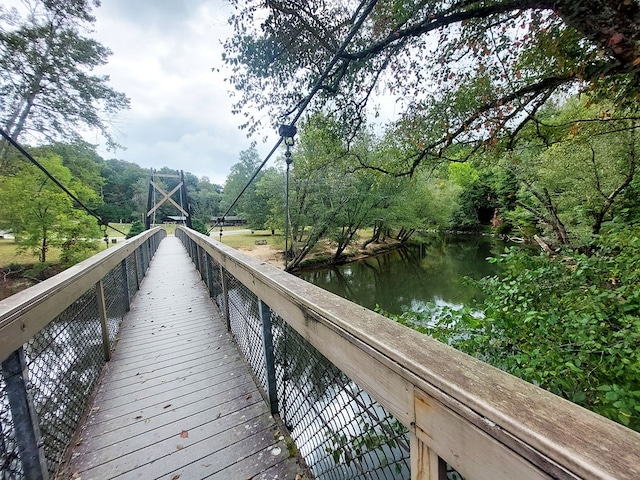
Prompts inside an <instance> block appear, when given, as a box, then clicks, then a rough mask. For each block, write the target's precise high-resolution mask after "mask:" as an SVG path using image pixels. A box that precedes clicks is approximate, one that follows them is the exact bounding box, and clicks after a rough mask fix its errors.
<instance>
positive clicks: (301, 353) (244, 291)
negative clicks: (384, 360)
mask: <svg viewBox="0 0 640 480" xmlns="http://www.w3.org/2000/svg"><path fill="white" fill-rule="evenodd" d="M177 235H178V236H179V238H180V239H181V240H182V241H183V243H185V247H186V248H187V251H188V252H189V254H190V255H191V258H192V259H193V261H194V264H196V266H197V267H199V268H198V269H199V271H200V274H201V276H202V278H203V280H204V281H205V282H206V283H207V285H208V287H209V291H210V294H211V296H212V298H213V299H214V301H215V303H216V304H217V306H218V308H219V309H220V312H221V313H222V315H223V317H224V316H226V315H225V309H226V308H227V305H226V304H225V302H228V314H229V318H228V320H227V321H228V324H229V325H230V331H231V333H232V335H233V337H234V338H235V340H236V342H237V344H238V347H239V349H240V351H241V352H242V353H243V354H244V356H245V358H246V360H247V362H248V364H249V365H250V367H251V369H252V371H253V374H254V376H255V378H256V381H257V383H258V386H259V387H260V389H261V391H262V394H263V396H264V398H265V401H267V403H269V402H270V399H269V397H268V394H267V392H268V391H269V386H268V384H267V375H268V373H267V370H268V366H267V364H266V360H265V349H264V334H263V328H264V324H263V319H262V318H261V315H260V301H259V299H258V297H257V296H256V295H255V294H253V293H252V292H251V291H250V290H249V289H248V288H247V287H246V286H245V285H243V284H242V283H241V282H240V281H239V280H238V279H236V278H234V277H233V276H232V275H230V274H229V273H228V272H227V271H226V270H224V269H221V268H220V265H219V264H218V263H217V262H216V261H215V260H214V259H213V258H211V256H210V255H209V254H207V253H206V252H205V253H204V254H203V253H202V251H201V249H199V248H197V246H196V245H195V243H193V242H192V241H191V240H190V239H189V238H188V237H187V236H186V235H184V234H183V233H182V232H180V231H178V232H177ZM221 270H222V273H221ZM267 312H269V313H268V319H267V325H269V324H270V328H269V330H270V332H271V335H272V341H273V353H274V360H275V361H274V366H273V368H274V373H275V390H276V394H277V408H278V411H279V415H280V418H281V419H282V421H283V422H284V423H285V425H286V427H287V429H288V430H289V432H290V434H291V437H292V439H293V440H294V442H295V445H296V447H297V448H298V450H299V451H300V453H301V455H302V457H303V458H304V460H305V462H306V463H307V465H308V466H309V468H310V469H311V471H312V472H313V474H314V476H315V478H317V479H321V480H346V479H374V480H391V479H408V478H411V474H410V457H409V454H410V449H409V437H408V433H407V431H406V429H405V428H404V426H403V425H402V424H401V423H400V422H399V421H397V420H396V419H395V418H393V416H391V415H390V414H389V413H388V412H386V411H385V409H384V408H383V407H382V406H380V405H379V404H378V403H377V402H375V401H374V400H373V399H372V398H371V397H370V396H369V395H368V394H367V393H366V392H365V391H363V390H362V389H361V388H359V387H358V386H357V385H356V384H355V383H353V382H352V381H351V380H350V379H349V378H348V377H347V376H346V375H345V374H344V373H342V372H341V371H340V370H339V369H338V368H336V367H335V366H334V365H333V364H332V363H331V362H330V361H329V360H327V359H326V358H325V357H324V356H323V355H322V354H321V353H320V352H318V350H316V349H315V348H314V347H313V346H312V345H311V344H310V343H309V342H307V340H305V339H304V338H303V337H302V336H300V335H299V334H298V333H297V332H296V331H295V330H294V329H293V328H291V327H290V326H289V325H288V324H287V323H286V322H285V321H284V320H283V319H282V318H281V317H279V316H278V315H276V314H275V313H273V312H271V311H269V310H267Z"/></svg>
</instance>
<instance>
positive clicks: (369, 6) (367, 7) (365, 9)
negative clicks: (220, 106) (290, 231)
mask: <svg viewBox="0 0 640 480" xmlns="http://www.w3.org/2000/svg"><path fill="white" fill-rule="evenodd" d="M377 1H378V0H369V1H368V2H365V1H362V2H361V3H360V5H359V6H358V11H360V10H361V11H362V13H361V14H360V16H359V17H358V19H357V20H356V21H355V23H354V24H353V26H352V27H351V30H349V33H348V34H347V36H346V38H345V39H344V40H343V42H342V44H341V45H340V46H339V47H338V49H337V50H336V52H335V53H334V54H333V57H331V60H330V61H329V63H328V64H327V66H326V67H325V68H324V70H323V71H322V73H321V74H320V76H319V77H318V79H317V80H316V82H315V84H314V85H313V87H312V88H311V91H310V92H309V93H308V94H307V96H306V97H305V98H304V99H303V100H301V101H300V102H299V103H298V104H297V105H296V106H295V107H294V108H293V109H292V110H291V113H293V112H296V111H297V112H296V114H295V116H294V117H293V119H292V120H291V122H289V124H288V125H282V126H281V127H286V128H289V127H290V128H295V125H296V123H297V122H298V120H300V117H301V116H302V114H303V113H304V112H305V110H306V109H307V107H308V106H309V104H310V103H311V100H313V97H315V95H316V94H317V93H318V91H319V90H320V89H321V88H322V84H323V83H324V81H325V80H326V79H327V78H328V77H329V75H330V74H331V71H332V70H333V67H335V66H336V64H337V63H338V62H339V61H340V60H341V59H342V56H343V55H344V52H345V51H346V49H347V47H348V46H349V44H350V43H351V41H352V40H353V38H354V37H355V36H356V34H357V33H358V31H359V30H360V28H361V27H362V24H363V23H364V22H365V20H366V19H367V17H368V16H369V14H370V13H371V11H372V10H373V7H374V6H375V5H376V3H377ZM279 134H280V138H278V140H277V141H276V143H275V145H274V146H273V148H272V149H271V151H270V152H269V153H268V154H267V156H266V157H265V159H264V160H263V161H262V163H261V164H260V165H259V166H258V168H257V169H256V171H255V172H254V174H253V175H252V176H251V178H250V179H249V181H248V182H247V184H246V185H245V186H244V188H243V189H242V190H241V191H240V193H239V194H238V195H237V197H236V198H235V200H234V201H233V202H232V203H231V205H230V206H229V208H227V211H226V212H225V213H224V214H223V215H222V217H220V218H218V219H217V220H216V223H214V224H213V225H212V226H211V228H210V229H209V230H207V235H209V234H210V233H211V231H212V230H213V229H214V228H216V227H217V226H218V225H222V224H224V218H225V217H226V216H227V215H229V212H231V209H232V208H233V207H235V205H236V203H238V200H240V197H242V195H243V194H244V192H245V191H246V190H247V188H249V186H250V185H251V183H253V181H254V180H255V178H256V177H257V176H258V173H260V171H261V170H262V169H263V168H264V166H265V165H266V164H267V162H268V161H269V159H270V158H271V156H272V155H273V154H274V153H275V151H276V150H277V149H278V147H279V146H280V144H281V143H282V142H283V141H284V138H285V137H284V136H283V133H282V129H281V130H280V132H279ZM287 221H288V219H287ZM221 228H222V227H221ZM221 237H222V235H221ZM221 239H222V238H221ZM285 258H286V255H285Z"/></svg>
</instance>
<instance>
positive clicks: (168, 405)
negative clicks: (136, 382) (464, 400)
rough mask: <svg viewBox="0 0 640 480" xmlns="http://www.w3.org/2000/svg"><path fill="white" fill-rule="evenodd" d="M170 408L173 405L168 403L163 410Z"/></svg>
mask: <svg viewBox="0 0 640 480" xmlns="http://www.w3.org/2000/svg"><path fill="white" fill-rule="evenodd" d="M170 406H171V404H170V403H168V404H166V405H165V406H164V407H162V408H169V407H170Z"/></svg>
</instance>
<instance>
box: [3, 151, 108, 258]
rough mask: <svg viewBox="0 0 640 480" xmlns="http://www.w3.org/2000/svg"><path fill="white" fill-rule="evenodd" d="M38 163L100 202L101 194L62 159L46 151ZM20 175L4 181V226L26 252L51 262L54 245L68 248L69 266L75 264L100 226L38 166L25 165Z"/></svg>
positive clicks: (65, 252) (82, 196) (83, 197)
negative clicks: (98, 194) (50, 251)
mask: <svg viewBox="0 0 640 480" xmlns="http://www.w3.org/2000/svg"><path fill="white" fill-rule="evenodd" d="M40 152H41V153H40V155H42V156H40V157H39V158H38V160H39V161H40V163H41V164H42V165H44V166H45V168H46V169H47V170H48V171H49V172H51V173H52V174H53V175H54V177H56V178H57V179H58V180H59V181H61V182H62V183H63V184H64V185H66V186H67V188H69V189H70V190H71V191H72V192H73V193H74V194H75V195H76V196H77V197H78V198H80V199H81V200H83V201H85V202H86V203H89V204H90V203H91V202H92V201H97V195H96V193H95V191H93V190H91V189H90V188H89V187H87V186H85V185H83V184H82V183H81V182H80V181H78V180H76V179H74V177H72V175H71V172H70V171H69V169H67V168H66V167H65V166H63V165H62V159H61V158H60V157H59V156H57V155H55V154H53V153H51V152H46V151H43V150H41V151H40ZM16 168H17V170H16V172H15V174H14V175H7V176H0V224H2V225H3V227H4V228H7V229H10V230H12V231H13V232H14V235H15V237H16V241H17V242H18V243H19V244H20V246H21V247H22V248H23V249H27V250H31V251H33V252H35V253H36V254H37V255H38V257H39V258H40V261H41V262H46V259H47V252H48V250H49V248H50V247H51V246H57V247H61V248H62V249H63V255H62V257H63V261H65V262H71V261H73V259H74V258H76V259H77V258H78V257H77V256H78V255H81V250H86V248H85V247H89V245H87V243H86V242H85V241H84V240H81V239H83V238H89V239H92V238H96V237H99V236H100V231H99V229H98V226H97V222H96V221H95V219H94V218H92V217H89V215H88V214H87V213H85V212H84V210H80V209H78V208H76V207H75V206H74V205H73V201H72V200H71V198H70V197H68V196H67V195H66V194H65V193H64V192H63V191H62V190H60V188H59V187H58V186H57V185H55V184H54V183H53V182H52V181H51V180H49V179H48V178H47V177H46V176H45V175H44V173H42V172H41V171H40V170H39V169H37V168H36V167H35V166H33V165H30V164H22V165H20V166H17V167H16Z"/></svg>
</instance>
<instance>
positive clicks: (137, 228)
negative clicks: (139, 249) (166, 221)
mask: <svg viewBox="0 0 640 480" xmlns="http://www.w3.org/2000/svg"><path fill="white" fill-rule="evenodd" d="M142 232H144V223H142V221H140V220H136V221H135V222H133V223H132V224H131V228H129V231H128V232H127V236H126V238H133V237H135V236H136V235H140V234H141V233H142Z"/></svg>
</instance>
